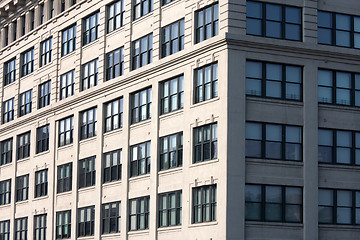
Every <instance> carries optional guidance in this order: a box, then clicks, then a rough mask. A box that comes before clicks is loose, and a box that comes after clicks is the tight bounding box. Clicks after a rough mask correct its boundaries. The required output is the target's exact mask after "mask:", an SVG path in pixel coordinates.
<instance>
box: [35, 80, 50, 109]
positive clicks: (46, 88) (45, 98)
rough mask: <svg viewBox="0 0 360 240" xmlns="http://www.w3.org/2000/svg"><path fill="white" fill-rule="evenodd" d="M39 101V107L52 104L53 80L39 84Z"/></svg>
mask: <svg viewBox="0 0 360 240" xmlns="http://www.w3.org/2000/svg"><path fill="white" fill-rule="evenodd" d="M38 94H39V103H38V108H39V109H40V108H43V107H45V106H47V105H50V96H51V81H47V82H44V83H42V84H40V85H39V93H38Z"/></svg>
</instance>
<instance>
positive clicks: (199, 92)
mask: <svg viewBox="0 0 360 240" xmlns="http://www.w3.org/2000/svg"><path fill="white" fill-rule="evenodd" d="M208 68H210V76H209V77H210V81H209V82H205V81H206V71H207V69H208ZM199 76H201V82H199V81H200V80H199ZM207 86H209V87H210V95H209V96H208V98H207V97H206V89H207ZM218 86H219V74H218V62H213V63H210V64H206V65H204V66H202V67H199V68H196V69H194V99H193V103H194V104H197V103H201V102H206V101H208V100H211V99H214V98H217V97H219V87H218Z"/></svg>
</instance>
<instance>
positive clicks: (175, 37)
mask: <svg viewBox="0 0 360 240" xmlns="http://www.w3.org/2000/svg"><path fill="white" fill-rule="evenodd" d="M184 23H185V20H184V19H181V20H179V21H176V22H174V23H172V24H170V25H168V26H166V27H163V28H162V42H161V45H162V57H166V56H169V55H171V54H174V53H176V52H178V51H181V50H183V49H184V36H185V35H184Z"/></svg>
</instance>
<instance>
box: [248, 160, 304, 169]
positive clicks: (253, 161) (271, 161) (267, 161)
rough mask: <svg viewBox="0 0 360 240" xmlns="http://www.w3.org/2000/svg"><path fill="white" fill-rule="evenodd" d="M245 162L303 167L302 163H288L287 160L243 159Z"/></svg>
mask: <svg viewBox="0 0 360 240" xmlns="http://www.w3.org/2000/svg"><path fill="white" fill-rule="evenodd" d="M245 161H246V162H251V163H257V164H271V165H290V166H299V167H302V166H304V163H303V162H302V161H289V160H272V159H269V160H265V159H259V158H245Z"/></svg>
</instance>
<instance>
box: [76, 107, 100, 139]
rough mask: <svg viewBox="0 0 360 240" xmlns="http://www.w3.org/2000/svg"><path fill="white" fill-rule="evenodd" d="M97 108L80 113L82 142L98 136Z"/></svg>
mask: <svg viewBox="0 0 360 240" xmlns="http://www.w3.org/2000/svg"><path fill="white" fill-rule="evenodd" d="M96 111H97V108H96V107H95V108H91V109H88V110H86V111H83V112H81V113H80V140H83V139H86V138H90V137H94V136H96V131H97V127H96V126H97V125H96V122H97V118H96Z"/></svg>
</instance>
